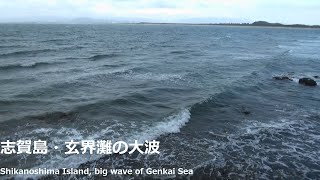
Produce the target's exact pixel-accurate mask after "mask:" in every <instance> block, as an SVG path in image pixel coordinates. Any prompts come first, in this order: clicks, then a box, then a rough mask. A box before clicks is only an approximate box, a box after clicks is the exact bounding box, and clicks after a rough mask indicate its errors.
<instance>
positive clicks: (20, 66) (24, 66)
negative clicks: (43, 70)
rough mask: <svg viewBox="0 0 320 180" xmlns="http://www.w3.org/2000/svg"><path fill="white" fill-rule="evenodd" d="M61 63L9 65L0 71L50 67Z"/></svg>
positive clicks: (2, 67)
mask: <svg viewBox="0 0 320 180" xmlns="http://www.w3.org/2000/svg"><path fill="white" fill-rule="evenodd" d="M61 63H62V62H32V63H26V64H9V65H5V66H0V70H13V69H22V68H23V69H27V68H37V67H40V66H50V65H54V64H61Z"/></svg>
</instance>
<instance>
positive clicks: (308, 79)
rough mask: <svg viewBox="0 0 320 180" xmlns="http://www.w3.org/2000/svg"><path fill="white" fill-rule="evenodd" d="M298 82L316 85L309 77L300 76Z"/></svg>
mask: <svg viewBox="0 0 320 180" xmlns="http://www.w3.org/2000/svg"><path fill="white" fill-rule="evenodd" d="M299 84H303V85H305V86H316V85H317V82H316V81H315V80H313V79H311V78H301V79H299Z"/></svg>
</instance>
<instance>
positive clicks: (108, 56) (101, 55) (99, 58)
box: [87, 53, 119, 61]
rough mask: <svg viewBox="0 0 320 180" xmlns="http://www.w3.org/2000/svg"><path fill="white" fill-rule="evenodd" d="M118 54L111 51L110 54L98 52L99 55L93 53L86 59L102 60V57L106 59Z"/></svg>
mask: <svg viewBox="0 0 320 180" xmlns="http://www.w3.org/2000/svg"><path fill="white" fill-rule="evenodd" d="M118 56H119V54H115V53H111V54H99V55H94V56H91V57H89V58H87V59H89V60H91V61H98V60H102V59H108V58H114V57H118Z"/></svg>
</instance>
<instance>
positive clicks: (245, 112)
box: [242, 111, 251, 115]
mask: <svg viewBox="0 0 320 180" xmlns="http://www.w3.org/2000/svg"><path fill="white" fill-rule="evenodd" d="M242 113H243V114H245V115H249V114H251V112H250V111H243V112H242Z"/></svg>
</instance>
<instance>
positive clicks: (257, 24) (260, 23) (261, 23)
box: [134, 21, 320, 28]
mask: <svg viewBox="0 0 320 180" xmlns="http://www.w3.org/2000/svg"><path fill="white" fill-rule="evenodd" d="M134 24H136V23H134ZM138 24H183V25H216V26H217V25H220V26H251V27H290V28H320V25H305V24H281V23H269V22H267V21H255V22H253V23H198V24H191V23H151V22H140V23H138Z"/></svg>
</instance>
